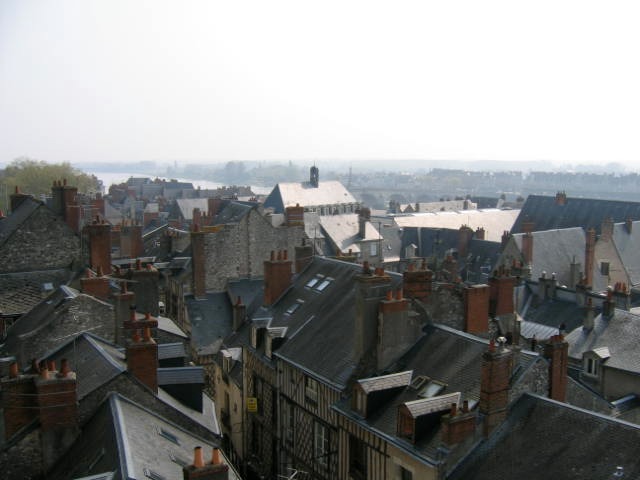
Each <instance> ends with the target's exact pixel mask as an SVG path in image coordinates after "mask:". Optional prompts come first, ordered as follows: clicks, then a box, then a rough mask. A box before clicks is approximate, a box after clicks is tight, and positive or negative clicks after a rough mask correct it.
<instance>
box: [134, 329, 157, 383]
mask: <svg viewBox="0 0 640 480" xmlns="http://www.w3.org/2000/svg"><path fill="white" fill-rule="evenodd" d="M133 332H134V333H133V336H132V340H131V341H130V342H129V343H128V345H127V353H126V355H127V370H129V371H130V372H131V373H132V374H133V376H134V377H136V378H137V379H138V380H140V382H142V383H143V384H145V385H146V386H147V387H149V388H150V389H151V390H153V391H154V392H155V393H158V344H157V343H156V342H155V341H154V340H153V338H151V328H150V327H148V326H147V327H144V333H143V336H142V338H141V337H140V335H139V333H138V331H137V330H134V331H133Z"/></svg>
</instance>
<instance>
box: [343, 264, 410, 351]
mask: <svg viewBox="0 0 640 480" xmlns="http://www.w3.org/2000/svg"><path fill="white" fill-rule="evenodd" d="M362 267H363V268H362V273H361V274H359V275H356V277H355V288H356V298H355V303H356V305H355V307H356V315H355V330H354V331H355V338H356V345H355V347H356V348H355V350H356V358H358V359H360V358H363V356H364V355H365V354H366V353H368V352H371V351H373V352H375V350H372V349H374V348H375V347H376V345H377V341H376V338H377V335H378V334H377V331H378V314H379V304H380V300H381V299H382V298H385V297H386V292H387V291H388V290H390V288H391V278H390V277H389V276H388V275H387V274H386V273H385V271H384V270H383V269H381V268H376V269H375V270H374V271H373V272H371V269H370V268H369V264H368V262H365V263H364V264H363V265H362ZM398 308H401V306H400V305H399V306H398Z"/></svg>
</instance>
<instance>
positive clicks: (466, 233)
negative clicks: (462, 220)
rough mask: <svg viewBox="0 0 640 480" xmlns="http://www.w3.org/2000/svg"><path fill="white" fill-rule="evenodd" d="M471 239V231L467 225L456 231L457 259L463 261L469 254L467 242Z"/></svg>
mask: <svg viewBox="0 0 640 480" xmlns="http://www.w3.org/2000/svg"><path fill="white" fill-rule="evenodd" d="M472 237H473V230H472V229H471V228H470V227H469V226H468V225H462V226H461V227H460V228H459V229H458V258H459V259H463V258H465V257H466V256H467V253H469V242H470V241H471V238H472Z"/></svg>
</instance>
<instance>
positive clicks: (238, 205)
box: [205, 202, 255, 225]
mask: <svg viewBox="0 0 640 480" xmlns="http://www.w3.org/2000/svg"><path fill="white" fill-rule="evenodd" d="M253 208H255V203H242V202H229V203H227V205H226V206H225V207H223V208H222V210H220V211H219V212H218V214H217V215H216V218H215V219H214V223H215V224H216V225H222V224H227V223H238V222H239V221H240V220H242V219H243V218H244V217H245V216H246V215H247V214H248V213H249V212H250V211H251V210H252V209H253ZM205 211H206V210H205Z"/></svg>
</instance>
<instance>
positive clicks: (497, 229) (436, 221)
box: [394, 209, 519, 242]
mask: <svg viewBox="0 0 640 480" xmlns="http://www.w3.org/2000/svg"><path fill="white" fill-rule="evenodd" d="M518 213H519V211H518V210H498V209H486V210H461V211H459V212H438V213H416V214H412V215H401V216H396V217H394V218H395V221H396V223H397V224H398V226H400V227H402V228H407V227H423V228H443V229H449V230H456V231H457V230H458V229H459V228H460V227H461V226H462V225H468V226H469V227H471V228H472V229H473V230H476V229H477V228H480V227H481V228H484V230H485V239H486V240H491V241H494V242H499V241H500V240H501V238H502V234H503V233H504V231H505V230H510V229H511V227H512V226H513V222H514V221H515V219H516V217H517V216H518Z"/></svg>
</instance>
